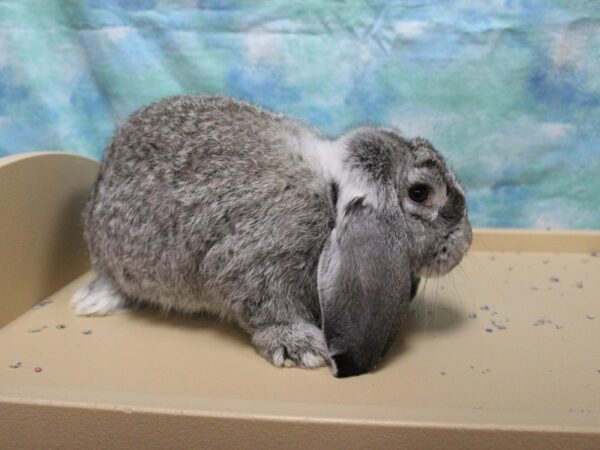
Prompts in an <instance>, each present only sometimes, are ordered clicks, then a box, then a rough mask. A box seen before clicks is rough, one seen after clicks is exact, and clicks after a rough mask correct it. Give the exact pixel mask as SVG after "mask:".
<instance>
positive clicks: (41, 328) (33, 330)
mask: <svg viewBox="0 0 600 450" xmlns="http://www.w3.org/2000/svg"><path fill="white" fill-rule="evenodd" d="M46 328H48V325H42V326H41V327H37V328H30V329H29V330H27V332H28V333H39V332H40V331H42V330H44V329H46Z"/></svg>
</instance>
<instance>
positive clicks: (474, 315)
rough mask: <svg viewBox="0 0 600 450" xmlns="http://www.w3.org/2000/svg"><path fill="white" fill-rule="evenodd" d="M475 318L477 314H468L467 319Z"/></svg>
mask: <svg viewBox="0 0 600 450" xmlns="http://www.w3.org/2000/svg"><path fill="white" fill-rule="evenodd" d="M476 318H477V313H475V312H472V313H469V319H476Z"/></svg>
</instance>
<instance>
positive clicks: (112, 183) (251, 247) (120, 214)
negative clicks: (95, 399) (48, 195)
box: [85, 97, 334, 325]
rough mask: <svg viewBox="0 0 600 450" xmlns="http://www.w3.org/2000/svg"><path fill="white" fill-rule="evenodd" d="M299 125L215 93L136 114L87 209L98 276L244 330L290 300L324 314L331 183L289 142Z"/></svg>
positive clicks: (111, 151) (144, 297)
mask: <svg viewBox="0 0 600 450" xmlns="http://www.w3.org/2000/svg"><path fill="white" fill-rule="evenodd" d="M301 127H302V125H300V124H298V123H297V122H293V121H290V120H288V119H286V118H284V117H282V116H280V115H277V114H273V113H271V112H268V111H264V110H262V109H259V108H256V107H254V106H251V105H248V104H245V103H241V102H238V101H235V100H231V99H226V98H217V97H174V98H169V99H166V100H162V101H160V102H158V103H155V104H153V105H150V106H149V107H147V108H145V109H143V110H141V111H139V112H137V113H135V114H134V115H132V116H131V117H130V118H129V119H128V120H127V121H126V122H125V123H124V124H123V125H122V126H121V127H120V129H119V130H118V131H117V133H116V135H115V137H114V138H113V140H112V141H111V143H110V144H109V146H108V148H107V151H106V155H105V158H104V161H103V163H102V168H101V173H100V175H99V178H98V180H97V182H96V184H95V186H94V189H93V192H92V196H91V199H90V203H89V204H88V209H87V211H86V217H85V226H86V239H87V241H88V245H89V248H90V251H91V254H92V260H93V265H94V268H95V269H96V271H98V272H101V273H102V274H103V275H105V276H109V277H111V278H112V279H114V280H115V281H116V282H117V283H118V284H119V286H120V287H121V289H122V290H123V292H124V293H125V294H126V295H127V296H128V297H130V298H131V299H133V300H141V301H148V302H151V303H155V304H158V305H161V306H162V307H164V308H167V309H169V308H173V309H177V310H182V311H199V310H210V311H212V312H216V313H218V314H220V315H222V316H223V317H232V318H234V317H235V318H238V319H239V320H240V322H241V323H242V325H244V321H246V322H247V321H249V320H257V321H260V318H261V310H263V309H266V310H268V312H269V316H270V317H272V316H273V315H275V316H276V315H277V314H281V315H282V320H283V319H284V316H285V314H286V305H287V306H289V308H292V306H291V305H294V306H293V307H294V308H298V307H300V308H301V309H305V312H306V313H307V314H318V295H317V292H316V267H317V263H318V259H319V255H320V252H321V249H322V247H323V245H324V242H325V240H326V239H327V236H328V234H329V231H330V227H331V224H332V222H333V220H334V211H333V209H334V208H333V206H332V202H331V199H330V198H329V195H328V186H327V184H326V182H324V181H323V180H322V179H321V178H320V177H319V175H318V174H317V173H315V172H314V171H313V170H312V169H311V167H310V166H309V165H308V164H307V163H306V162H305V161H303V160H302V157H301V156H300V155H299V153H297V152H295V151H293V150H294V149H290V148H289V146H290V141H289V136H290V134H291V135H293V134H294V132H295V131H294V130H298V129H299V128H301ZM289 308H287V309H288V313H289ZM278 311H281V313H279V312H278ZM251 318H254V319H251ZM271 320H272V319H271Z"/></svg>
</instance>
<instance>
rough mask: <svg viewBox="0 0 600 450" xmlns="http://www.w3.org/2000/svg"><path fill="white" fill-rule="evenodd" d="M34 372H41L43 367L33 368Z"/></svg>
mask: <svg viewBox="0 0 600 450" xmlns="http://www.w3.org/2000/svg"><path fill="white" fill-rule="evenodd" d="M33 371H34V372H36V373H40V372H41V371H42V368H41V367H36V368H35V369H33Z"/></svg>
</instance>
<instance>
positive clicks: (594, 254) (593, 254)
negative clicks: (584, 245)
mask: <svg viewBox="0 0 600 450" xmlns="http://www.w3.org/2000/svg"><path fill="white" fill-rule="evenodd" d="M590 256H591V257H592V258H595V257H596V256H598V252H592V253H590Z"/></svg>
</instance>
